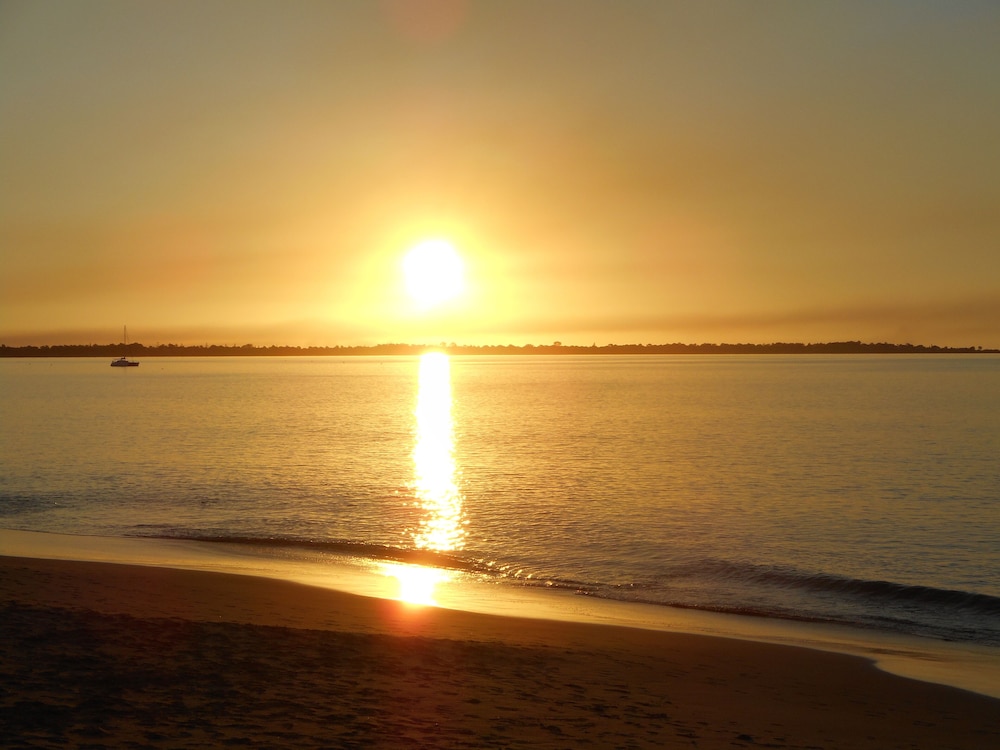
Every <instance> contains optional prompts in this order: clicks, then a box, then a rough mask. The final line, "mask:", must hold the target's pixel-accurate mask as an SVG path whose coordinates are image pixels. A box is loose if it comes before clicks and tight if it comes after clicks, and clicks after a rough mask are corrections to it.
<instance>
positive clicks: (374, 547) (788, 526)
mask: <svg viewBox="0 0 1000 750" xmlns="http://www.w3.org/2000/svg"><path fill="white" fill-rule="evenodd" d="M0 387H2V392H0V437H2V457H0V470H2V471H0V527H4V528H11V529H22V530H34V531H52V532H63V533H74V534H100V535H113V536H131V535H139V536H159V537H172V538H197V539H209V540H219V541H236V542H241V543H246V544H251V543H253V544H260V543H261V540H267V541H266V543H267V544H268V545H270V546H273V547H277V548H285V547H288V548H290V549H308V550H310V551H313V552H321V553H331V554H353V555H361V556H371V557H377V558H381V559H403V560H421V561H423V562H431V563H433V564H438V565H443V566H448V567H452V568H458V569H461V570H466V571H469V572H471V573H473V574H475V575H481V576H486V577H490V578H493V579H496V580H498V581H501V582H508V583H510V584H511V585H528V586H536V585H537V586H546V587H559V588H568V589H571V590H573V591H578V592H580V593H582V594H589V595H591V596H595V597H604V598H610V599H622V600H628V601H642V602H648V603H653V604H660V605H665V606H679V607H686V608H696V609H707V610H714V611H722V612H733V613H744V614H753V615H762V616H767V617H774V618H788V619H793V620H815V621H828V622H835V623H844V624H850V625H856V626H861V627H865V628H875V629H880V630H887V631H892V632H899V633H909V634H917V635H924V636H930V637H933V638H938V639H945V640H957V641H966V642H975V643H979V644H983V645H990V646H1000V357H996V356H992V355H969V356H958V355H948V356H933V355H923V356H903V355H886V356H879V355H862V356H823V355H808V356H802V355H800V356H788V357H786V356H778V355H769V356H759V357H758V356H720V355H714V356H693V355H684V356H638V357H630V356H583V357H577V356H561V357H547V356H515V357H498V356H492V357H452V358H451V359H450V360H449V359H448V358H446V357H444V356H443V355H437V356H432V357H425V358H423V359H421V358H408V357H399V358H322V359H304V358H219V359H214V358H153V359H146V360H145V361H143V362H142V365H141V366H140V367H139V368H123V369H117V368H110V367H109V366H108V361H106V360H92V359H7V360H0Z"/></svg>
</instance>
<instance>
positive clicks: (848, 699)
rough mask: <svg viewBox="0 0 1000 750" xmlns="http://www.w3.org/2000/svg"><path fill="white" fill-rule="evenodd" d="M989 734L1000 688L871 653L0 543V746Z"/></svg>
mask: <svg viewBox="0 0 1000 750" xmlns="http://www.w3.org/2000/svg"><path fill="white" fill-rule="evenodd" d="M234 746H235V747H239V746H248V747H274V748H296V747H329V748H370V747H384V748H405V747H426V748H522V747H523V748H527V747H553V748H576V747H594V748H672V747H684V748H692V747H696V748H702V749H703V750H704V749H706V748H739V747H751V748H752V747H770V748H859V749H860V748H976V749H977V750H985V749H986V748H997V747H1000V701H997V700H993V699H990V698H986V697H982V696H979V695H975V694H972V693H967V692H963V691H960V690H955V689H952V688H947V687H941V686H937V685H932V684H929V683H921V682H916V681H911V680H907V679H904V678H900V677H895V676H892V675H889V674H885V673H882V672H879V671H878V670H876V669H875V668H873V667H872V666H871V665H870V664H868V663H867V662H865V661H864V660H862V659H858V658H853V657H848V656H841V655H834V654H827V653H821V652H816V651H807V650H802V649H795V648H790V647H784V646H772V645H765V644H759V643H751V642H744V641H736V640H727V639H718V638H710V637H704V636H696V635H685V634H671V633H657V632H650V631H642V630H632V629H626V628H615V627H605V626H599V625H577V624H566V623H557V622H549V621H536V620H524V619H517V618H503V617H490V616H486V615H477V614H469V613H463V612H454V611H446V610H441V609H436V608H420V607H412V606H407V605H403V604H400V603H397V602H390V601H383V600H377V599H367V598H363V597H356V596H351V595H348V594H341V593H338V592H333V591H328V590H324V589H318V588H310V587H306V586H300V585H296V584H290V583H284V582H280V581H272V580H266V579H260V578H251V577H244V576H232V575H222V574H215V573H201V572H189V571H180V570H169V569H164V568H148V567H133V566H126V565H112V564H104V563H83V562H64V561H53V560H35V559H28V558H4V557H0V747H3V748H22V747H24V748H27V747H53V748H55V747H60V748H61V747H86V748H95V749H96V748H112V747H116V748H117V747H132V748H142V747H156V748H168V747H169V748H173V747H177V748H180V747H185V748H186V747H234Z"/></svg>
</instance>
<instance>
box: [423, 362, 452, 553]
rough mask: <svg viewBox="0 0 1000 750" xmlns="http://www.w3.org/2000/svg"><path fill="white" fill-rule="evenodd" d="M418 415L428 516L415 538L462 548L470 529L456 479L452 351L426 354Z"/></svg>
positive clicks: (427, 544)
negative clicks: (466, 529)
mask: <svg viewBox="0 0 1000 750" xmlns="http://www.w3.org/2000/svg"><path fill="white" fill-rule="evenodd" d="M416 417H417V431H416V445H415V446H414V448H413V467H414V482H413V486H414V491H415V493H416V498H417V504H418V506H419V507H420V508H421V510H422V517H421V519H420V527H419V528H418V529H417V530H416V532H415V533H414V538H413V542H414V544H415V545H416V546H417V548H418V549H428V550H433V551H435V552H449V551H453V550H459V549H462V547H464V546H465V529H464V528H463V514H462V495H461V493H460V492H459V489H458V485H457V483H456V469H455V443H454V429H453V425H452V419H451V368H450V363H449V361H448V355H446V354H442V353H440V352H429V353H427V354H424V355H423V356H422V357H421V358H420V386H419V391H418V393H417V409H416Z"/></svg>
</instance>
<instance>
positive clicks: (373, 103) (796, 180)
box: [0, 0, 1000, 347]
mask: <svg viewBox="0 0 1000 750" xmlns="http://www.w3.org/2000/svg"><path fill="white" fill-rule="evenodd" d="M997 39H1000V4H997V3H995V2H992V1H990V0H986V1H983V2H962V1H960V0H947V1H946V0H940V1H937V2H930V1H927V0H898V1H895V2H894V1H892V0H885V1H883V2H879V3H871V2H867V1H862V0H859V1H858V2H846V1H845V2H829V3H813V2H808V3H806V2H798V1H797V0H788V1H785V2H775V1H773V0H758V1H755V2H697V3H695V2H679V1H678V2H670V1H669V0H649V1H647V0H626V1H623V2H613V3H612V2H605V1H604V0H600V1H593V0H489V1H487V0H468V1H466V2H463V1H462V0H408V1H399V2H376V1H375V0H370V1H369V0H366V1H364V2H361V1H357V2H355V1H352V0H337V2H319V1H316V2H310V1H307V0H295V1H294V2H277V1H274V2H263V1H259V0H197V1H195V0H177V1H172V2H134V1H133V0H122V1H121V2H118V1H110V0H90V1H89V2H76V1H75V0H65V1H63V0H13V1H11V0H0V343H6V344H8V345H19V344H26V343H32V344H57V343H110V342H113V341H118V340H120V337H121V328H122V325H123V324H127V325H128V327H129V335H130V338H132V339H133V340H136V341H140V342H142V343H144V344H147V345H153V344H156V343H168V342H173V343H182V344H201V343H220V344H244V343H253V344H258V345H269V344H299V345H308V344H318V345H337V344H344V345H351V344H375V343H384V342H398V341H405V342H412V343H420V342H425V341H432V342H433V341H440V340H447V341H456V342H458V343H468V344H490V343H513V344H524V343H536V344H538V343H550V342H552V341H554V340H560V341H562V342H564V343H567V344H569V343H572V344H583V345H590V344H591V343H597V344H606V343H666V342H688V343H697V342H755V343H767V342H772V341H831V340H855V339H860V340H862V341H890V342H894V343H906V342H912V343H923V344H938V345H951V346H969V345H981V346H985V347H1000V139H998V134H1000V73H998V71H1000V44H997ZM429 238H440V239H445V240H448V241H450V242H451V244H452V245H453V246H454V247H455V248H456V249H457V250H458V251H459V253H460V255H461V258H462V262H463V264H464V278H465V291H464V293H463V294H461V295H460V296H459V297H456V298H455V299H453V300H452V301H450V302H448V303H445V304H442V305H439V306H437V307H431V308H425V307H420V306H418V305H415V304H414V303H413V302H412V301H411V299H410V298H409V297H408V295H407V294H406V287H405V284H404V279H403V278H402V273H401V260H402V258H403V256H404V254H405V253H406V252H407V250H408V249H409V248H410V247H412V246H413V245H415V244H416V243H418V242H419V241H421V240H426V239H429Z"/></svg>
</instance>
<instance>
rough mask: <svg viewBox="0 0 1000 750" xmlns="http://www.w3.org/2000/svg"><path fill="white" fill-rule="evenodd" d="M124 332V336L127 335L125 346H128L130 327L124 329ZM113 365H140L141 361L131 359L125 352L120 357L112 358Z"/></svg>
mask: <svg viewBox="0 0 1000 750" xmlns="http://www.w3.org/2000/svg"><path fill="white" fill-rule="evenodd" d="M123 333H124V336H125V346H126V347H128V328H127V327H126V328H124V329H123ZM111 366H112V367H138V366H139V363H138V362H136V361H135V360H131V359H129V358H128V357H127V356H125V355H124V354H123V355H122V356H121V357H119V358H118V359H113V360H111Z"/></svg>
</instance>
